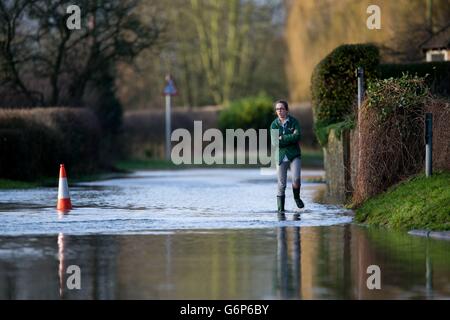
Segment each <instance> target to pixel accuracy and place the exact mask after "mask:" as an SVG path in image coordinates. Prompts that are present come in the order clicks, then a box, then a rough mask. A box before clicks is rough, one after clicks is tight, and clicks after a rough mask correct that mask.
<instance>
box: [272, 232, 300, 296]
mask: <svg viewBox="0 0 450 320" xmlns="http://www.w3.org/2000/svg"><path fill="white" fill-rule="evenodd" d="M289 236H291V237H289ZM288 238H291V239H292V240H289V241H292V244H290V243H288ZM277 240H278V241H277V242H278V246H277V268H276V270H277V279H276V280H277V281H276V284H277V294H278V297H279V298H280V299H301V296H300V289H301V283H300V282H301V278H300V274H301V246H300V227H290V228H288V227H279V228H278V230H277ZM289 249H290V250H289Z"/></svg>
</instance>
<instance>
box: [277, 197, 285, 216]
mask: <svg viewBox="0 0 450 320" xmlns="http://www.w3.org/2000/svg"><path fill="white" fill-rule="evenodd" d="M285 198H286V196H277V204H278V213H284V200H285Z"/></svg>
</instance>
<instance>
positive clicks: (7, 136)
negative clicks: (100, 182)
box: [0, 108, 100, 180]
mask: <svg viewBox="0 0 450 320" xmlns="http://www.w3.org/2000/svg"><path fill="white" fill-rule="evenodd" d="M99 140H100V128H99V124H98V121H97V118H96V117H95V116H94V114H93V113H92V112H91V111H89V110H87V109H73V108H72V109H69V108H36V109H14V110H12V109H1V110H0V154H1V158H0V177H1V178H6V179H14V180H34V179H37V178H40V177H46V176H54V175H55V174H56V175H57V174H58V168H59V164H60V163H64V164H66V165H67V168H68V170H69V172H71V173H72V174H81V173H88V172H93V171H94V170H95V169H97V168H98V166H99V161H100V159H99V150H100V141H99Z"/></svg>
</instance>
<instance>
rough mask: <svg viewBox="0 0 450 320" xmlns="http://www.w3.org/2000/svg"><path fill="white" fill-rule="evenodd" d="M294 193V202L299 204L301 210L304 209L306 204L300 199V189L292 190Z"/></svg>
mask: <svg viewBox="0 0 450 320" xmlns="http://www.w3.org/2000/svg"><path fill="white" fill-rule="evenodd" d="M292 191H293V192H294V200H295V203H296V204H297V207H298V208H299V209H301V208H304V207H305V204H304V203H303V201H302V199H300V188H292Z"/></svg>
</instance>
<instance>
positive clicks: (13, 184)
mask: <svg viewBox="0 0 450 320" xmlns="http://www.w3.org/2000/svg"><path fill="white" fill-rule="evenodd" d="M122 175H123V173H97V174H89V175H79V176H70V174H69V176H68V182H69V184H74V183H79V182H88V181H97V180H104V179H111V178H117V177H120V176H122ZM58 181H59V177H58V176H57V175H56V176H55V177H40V178H38V179H36V180H35V181H18V180H8V179H0V190H2V189H32V188H39V187H58Z"/></svg>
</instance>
